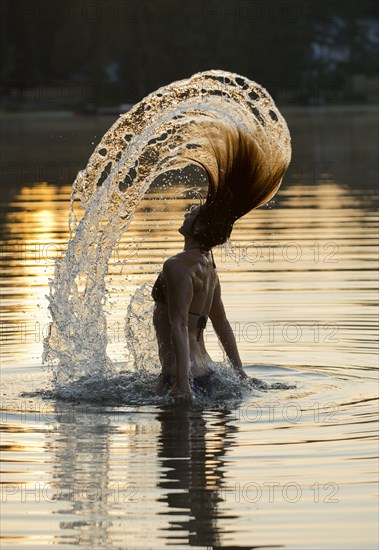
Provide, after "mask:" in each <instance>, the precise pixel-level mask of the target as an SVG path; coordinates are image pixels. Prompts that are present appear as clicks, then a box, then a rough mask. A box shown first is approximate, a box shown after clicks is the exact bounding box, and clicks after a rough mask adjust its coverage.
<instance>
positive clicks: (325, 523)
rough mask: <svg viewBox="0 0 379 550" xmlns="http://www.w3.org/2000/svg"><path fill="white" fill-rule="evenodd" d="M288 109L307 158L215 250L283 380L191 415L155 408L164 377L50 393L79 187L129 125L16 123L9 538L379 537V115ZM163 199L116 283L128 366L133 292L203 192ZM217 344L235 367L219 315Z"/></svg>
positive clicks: (235, 312)
mask: <svg viewBox="0 0 379 550" xmlns="http://www.w3.org/2000/svg"><path fill="white" fill-rule="evenodd" d="M284 114H285V116H286V118H287V120H288V123H289V127H290V130H291V133H292V137H293V149H294V159H293V163H292V166H291V168H290V170H289V172H288V175H287V176H286V178H285V181H284V183H283V186H282V189H281V190H280V191H279V193H278V195H277V197H276V198H275V200H274V201H272V202H271V203H270V204H269V205H268V206H267V207H264V208H261V209H259V210H257V211H255V212H253V213H251V214H249V215H248V216H246V217H245V218H243V219H242V220H241V221H240V222H239V223H238V224H236V227H235V230H234V232H233V239H232V243H231V244H230V245H229V246H228V247H227V248H220V249H217V250H216V251H215V260H216V264H217V266H218V271H219V275H220V280H221V285H222V290H223V299H224V303H225V306H226V309H227V312H228V316H229V318H230V321H231V324H232V326H233V328H234V331H235V333H236V337H237V340H238V345H239V349H240V353H241V357H242V360H243V363H244V367H245V369H246V371H247V373H248V374H249V376H250V377H254V378H256V379H259V380H260V381H263V382H265V383H266V386H265V385H264V384H263V383H262V384H261V386H259V384H256V385H255V386H254V387H252V389H250V390H247V389H244V390H243V391H242V392H239V393H238V392H235V391H234V389H233V392H232V393H233V395H227V393H226V392H225V395H224V397H222V396H221V397H220V396H219V398H218V399H217V400H214V401H213V402H211V403H208V404H207V405H206V406H205V405H204V404H202V403H195V404H194V405H193V406H192V407H190V408H181V407H174V406H173V405H170V404H168V403H167V402H161V401H159V400H158V401H157V400H155V399H154V396H153V395H152V392H151V391H150V389H151V388H150V389H149V388H148V389H149V391H150V393H149V391H146V387H145V386H146V385H149V384H152V382H153V379H154V376H155V374H154V372H150V373H149V375H147V374H143V373H142V374H141V373H140V374H139V373H134V374H133V373H132V374H130V373H129V374H130V376H129V378H128V377H126V378H125V376H124V378H122V379H121V377H120V381H121V380H122V384H121V382H120V384H121V385H119V386H117V384H116V385H114V384H113V385H109V387H108V388H107V387H105V388H104V387H102V388H99V387H97V388H94V387H90V386H89V387H87V388H86V387H85V386H83V387H81V389H80V391H77V393H76V394H75V392H73V391H72V392H71V393H70V388H68V395H69V396H70V397H69V398H67V399H61V398H58V397H57V396H56V395H54V393H53V392H52V384H51V372H50V370H49V368H47V367H42V361H41V355H42V341H43V338H44V336H45V335H46V331H47V326H48V323H49V317H48V313H47V305H48V304H47V300H46V298H45V295H46V294H47V293H48V282H49V278H51V277H52V276H53V273H54V261H55V259H56V258H57V257H60V256H61V255H62V254H63V253H64V250H65V245H66V242H67V239H68V226H67V216H68V210H69V197H70V190H71V185H70V182H71V181H72V179H73V177H74V176H75V172H76V170H77V169H79V168H81V167H84V165H85V164H86V160H87V157H88V155H89V153H90V152H91V150H92V148H93V143H94V144H96V143H97V142H98V141H99V139H100V137H101V136H102V134H103V132H104V131H105V130H106V129H107V128H108V127H109V126H110V125H111V123H112V120H111V119H101V118H98V119H97V118H82V119H78V118H75V117H64V118H63V117H62V118H38V119H37V118H25V117H23V118H22V117H8V118H6V119H4V121H3V122H4V124H3V125H2V132H3V142H4V157H3V162H2V185H3V195H2V214H3V216H2V223H1V233H2V235H1V239H2V250H1V252H2V254H1V270H2V287H3V288H2V324H1V327H2V336H1V341H2V420H3V437H2V443H3V462H2V464H3V474H2V522H3V525H2V548H3V549H4V550H5V549H7V548H31V547H36V548H38V549H45V548H51V547H55V548H66V549H67V548H70V547H82V548H93V549H100V548H101V549H113V548H115V549H116V548H117V549H118V548H122V549H134V548H136V549H137V548H138V549H142V548H152V549H161V548H166V547H170V548H178V549H179V548H184V547H186V546H192V547H194V548H203V549H206V548H208V549H211V548H212V549H216V548H233V549H234V548H236V549H237V548H240V549H241V548H276V547H282V548H286V549H301V550H305V549H312V550H316V549H317V550H319V549H320V550H321V549H327V550H329V549H335V550H337V549H338V550H345V549H359V550H369V549H374V548H377V545H378V539H377V527H378V523H377V517H378V516H377V514H378V505H377V456H378V447H377V413H378V401H377V395H378V392H377V388H378V386H377V366H378V363H377V336H378V335H377V330H376V327H377V313H378V310H377V272H376V270H377V215H376V211H375V206H376V204H377V203H376V200H377V197H376V190H375V189H376V186H377V173H378V172H377V160H376V151H377V146H378V143H377V130H376V129H377V115H376V111H374V110H361V111H349V110H341V111H340V110H338V109H335V110H329V111H328V110H324V111H322V110H321V111H320V110H318V111H317V110H311V109H310V110H302V111H301V110H298V111H296V110H291V111H288V112H287V113H286V112H284ZM92 142H93V143H92ZM159 196H161V195H159ZM172 196H174V198H172ZM157 197H158V194H157V193H156V190H153V191H152V192H151V193H150V194H149V195H148V196H147V197H146V198H145V200H144V201H143V203H142V204H141V207H140V209H139V211H138V213H137V215H136V217H135V219H134V220H133V222H132V224H131V227H130V230H129V231H128V233H127V234H126V235H125V236H124V237H123V239H122V241H121V242H120V244H119V246H118V247H117V248H116V250H115V251H114V254H113V256H112V260H111V265H110V270H109V274H108V278H107V287H108V291H109V292H108V294H109V296H108V302H107V307H106V310H107V315H108V332H109V339H110V344H109V347H108V351H109V355H110V357H111V358H112V360H113V361H114V363H115V365H116V368H118V369H119V371H120V373H125V368H126V367H125V361H126V359H127V349H126V338H125V334H124V324H125V313H126V309H127V306H128V303H129V301H130V297H131V295H132V294H133V292H134V291H135V290H136V288H138V287H139V286H140V285H142V284H151V283H152V282H153V281H154V278H155V276H156V273H157V272H158V271H159V268H160V265H161V264H162V262H163V260H164V259H165V258H167V257H168V256H169V255H172V254H173V253H175V252H176V251H179V250H180V248H181V239H182V238H181V236H180V235H179V234H178V233H177V230H176V228H177V227H179V225H180V220H181V218H182V215H183V212H184V210H185V209H186V208H187V207H188V205H189V204H191V202H193V201H191V199H190V198H188V196H187V195H186V193H185V192H183V191H182V190H181V189H180V188H177V189H176V190H175V193H174V194H173V193H172V191H170V196H167V197H163V199H162V201H163V202H162V204H165V208H164V209H163V210H162V209H159V211H156V209H155V206H156V204H157V203H156V199H157ZM206 341H207V347H208V348H209V350H210V352H211V355H212V357H213V358H214V360H215V361H222V354H221V352H220V349H219V347H218V344H217V341H216V338H215V336H214V335H213V334H212V330H211V329H210V328H209V327H208V328H207V329H206ZM144 366H145V365H144ZM120 376H121V375H120ZM276 383H280V384H281V385H278V387H279V388H282V389H274V388H275V384H276ZM270 385H271V387H270ZM272 385H274V386H273V387H272ZM283 387H287V389H283ZM108 391H109V392H112V393H113V395H111V396H110V399H109V400H108V401H105V400H104V392H105V393H106V392H108ZM99 395H101V396H102V397H101V398H97V396H99ZM147 395H150V397H149V398H148V397H146V398H145V399H144V396H147Z"/></svg>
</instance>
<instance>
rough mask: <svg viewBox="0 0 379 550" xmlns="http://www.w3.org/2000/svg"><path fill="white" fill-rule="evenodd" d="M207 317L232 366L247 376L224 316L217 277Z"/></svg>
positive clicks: (230, 328)
mask: <svg viewBox="0 0 379 550" xmlns="http://www.w3.org/2000/svg"><path fill="white" fill-rule="evenodd" d="M209 318H210V320H211V321H212V325H213V328H214V330H215V332H216V334H217V336H218V338H219V340H220V342H221V344H222V347H223V348H224V350H225V353H226V355H227V357H228V359H229V361H230V362H231V364H232V366H233V368H234V369H235V370H236V371H237V372H238V374H239V375H240V376H241V377H242V378H247V374H246V373H245V371H244V370H243V368H242V361H241V358H240V355H239V352H238V348H237V342H236V339H235V336H234V334H233V330H232V327H231V326H230V323H229V321H228V319H227V317H226V313H225V308H224V304H223V302H222V299H221V287H220V281H219V280H218V278H217V283H216V287H215V291H214V294H213V302H212V307H211V310H210V312H209Z"/></svg>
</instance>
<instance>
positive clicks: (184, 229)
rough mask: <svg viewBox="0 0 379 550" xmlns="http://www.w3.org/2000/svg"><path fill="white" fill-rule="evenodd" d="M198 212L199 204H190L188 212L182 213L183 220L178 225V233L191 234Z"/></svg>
mask: <svg viewBox="0 0 379 550" xmlns="http://www.w3.org/2000/svg"><path fill="white" fill-rule="evenodd" d="M199 213H200V206H196V205H193V206H191V208H190V209H189V210H188V212H186V213H185V214H184V220H183V223H182V225H181V227H179V233H181V234H182V235H192V230H193V226H194V224H195V222H196V219H197V217H198V215H199Z"/></svg>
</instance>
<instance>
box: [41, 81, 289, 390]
mask: <svg viewBox="0 0 379 550" xmlns="http://www.w3.org/2000/svg"><path fill="white" fill-rule="evenodd" d="M230 128H234V129H237V130H239V131H242V132H245V133H247V134H249V135H251V136H252V137H253V138H254V139H255V140H256V141H257V143H258V144H259V147H260V148H261V149H262V151H263V152H264V158H265V159H266V162H267V166H275V165H277V164H278V162H281V163H283V164H285V165H288V163H289V161H290V155H291V147H290V137H289V132H288V128H287V125H286V123H285V121H284V119H283V117H282V116H281V115H280V113H279V111H278V110H277V108H276V106H275V104H274V102H273V100H272V98H271V97H270V95H269V94H268V93H267V91H266V90H265V89H264V88H262V87H261V86H260V85H259V84H257V83H255V82H252V81H250V80H247V79H246V78H244V77H241V76H239V75H236V74H232V73H227V72H223V71H207V72H203V73H198V74H195V75H194V76H192V77H191V78H189V79H186V80H182V81H179V82H174V83H173V84H170V85H168V86H165V87H163V88H160V89H159V90H157V91H156V92H154V93H152V94H150V95H148V96H147V97H146V98H145V99H143V100H142V101H141V102H140V103H138V104H137V105H136V106H135V107H134V108H133V109H132V110H131V111H129V112H128V113H126V114H124V115H122V116H120V118H119V119H118V120H117V121H116V122H115V124H114V125H113V126H112V127H111V128H110V130H109V131H108V132H107V133H106V134H105V135H104V137H103V139H102V140H101V142H100V143H99V145H98V146H97V147H96V149H95V151H94V152H93V154H92V156H91V157H90V159H89V162H88V165H87V167H86V169H85V170H84V171H81V172H79V173H78V175H77V177H76V180H75V182H74V184H73V189H72V195H71V209H70V217H69V228H70V239H69V242H68V247H67V252H66V254H65V256H64V257H63V258H61V259H59V260H58V261H57V264H56V269H55V275H54V279H53V280H52V281H51V282H50V292H49V296H48V300H49V303H50V304H49V309H50V312H51V317H52V323H51V325H50V331H49V335H48V337H47V338H46V339H45V342H44V356H43V359H44V361H45V362H47V363H49V364H50V365H52V368H53V373H54V382H55V386H56V387H57V388H65V387H67V384H69V383H70V384H73V383H76V382H78V381H79V380H83V378H86V377H87V378H88V377H90V378H92V379H97V380H106V379H110V378H112V377H113V376H114V374H115V372H114V366H113V365H112V361H111V360H110V359H109V357H108V356H107V343H108V338H107V321H106V316H105V312H104V304H105V301H106V285H105V277H106V274H107V270H108V262H109V258H110V255H111V253H112V250H113V248H114V247H115V245H116V243H117V242H118V241H119V239H120V238H121V236H122V235H123V233H124V232H125V231H126V230H127V228H128V226H129V224H130V221H131V219H132V217H133V214H134V212H135V210H136V208H137V207H138V205H139V203H140V202H141V200H142V198H143V197H144V195H145V193H146V192H147V190H148V189H149V187H150V186H151V185H152V183H154V182H158V181H160V180H161V178H162V175H164V174H171V175H172V174H175V171H180V170H182V171H183V170H186V169H188V167H193V168H195V169H200V170H202V171H203V172H204V170H205V172H206V173H207V174H209V175H210V176H211V177H217V173H218V170H219V169H220V166H219V165H218V164H217V163H216V160H215V156H214V149H215V147H214V146H215V144H216V145H217V146H218V147H219V146H220V144H222V143H223V135H225V132H226V131H227V130H228V129H230ZM221 169H222V166H221ZM161 181H163V182H164V183H162V184H161V185H162V186H164V187H165V188H166V189H167V187H170V185H171V183H170V177H167V178H166V179H164V178H163V179H162V180H161ZM171 181H175V178H174V177H172V178H171ZM188 183H189V185H194V184H196V182H194V181H193V179H191V177H189V178H188ZM75 201H80V205H81V207H82V210H81V212H82V215H81V216H78V214H77V212H76V211H77V209H76V208H74V206H75ZM137 301H138V297H135V299H134V302H133V303H132V306H131V307H137ZM133 330H134V329H133V327H132V326H130V325H129V326H128V328H127V334H128V338H129V342H130V348H131V358H132V360H133V364H134V366H137V367H138V366H141V365H146V364H149V362H150V363H151V362H152V361H154V360H155V359H154V357H152V356H149V355H148V354H147V355H146V354H145V355H144V353H145V352H143V353H142V355H141V347H140V346H139V345H140V342H141V337H140V338H139V339H138V338H137V332H138V331H136V330H134V332H133Z"/></svg>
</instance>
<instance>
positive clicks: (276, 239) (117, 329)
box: [1, 181, 376, 368]
mask: <svg viewBox="0 0 379 550" xmlns="http://www.w3.org/2000/svg"><path fill="white" fill-rule="evenodd" d="M70 191H71V188H70V186H63V187H57V186H54V185H50V184H47V183H41V184H37V185H34V186H28V187H22V188H21V189H20V190H19V191H18V192H17V193H15V194H14V196H13V197H12V198H11V199H10V200H9V202H8V203H7V204H5V205H4V206H5V219H4V222H3V226H2V231H3V245H2V267H1V273H2V274H3V275H4V278H3V302H2V305H3V317H2V334H3V341H4V342H5V344H6V346H5V351H4V360H5V361H6V362H8V363H9V364H13V365H14V364H17V365H18V366H21V365H24V366H27V365H31V364H40V356H41V346H42V339H43V336H44V335H45V334H46V330H47V326H48V322H49V318H48V316H47V300H46V298H45V295H46V294H47V291H48V288H47V285H48V280H49V278H51V277H53V273H54V262H55V259H56V258H59V257H60V256H62V255H63V254H64V251H65V248H66V242H67V239H68V226H67V217H68V209H69V195H70ZM185 195H186V193H183V191H181V190H180V189H174V190H173V189H171V190H169V191H167V192H166V195H164V194H163V198H162V194H161V193H159V194H158V193H157V192H156V191H155V190H153V191H152V192H151V193H150V194H149V195H147V196H146V198H145V199H144V201H143V202H142V203H141V205H140V208H139V210H138V212H137V214H136V216H135V218H134V220H133V221H132V223H131V226H130V229H129V231H128V232H127V233H126V234H125V235H124V237H123V238H122V240H121V242H120V244H119V245H118V246H117V247H116V249H115V250H114V253H113V255H112V258H111V262H110V268H109V276H108V281H107V282H108V290H109V304H108V307H107V310H108V314H109V322H108V325H109V331H110V340H111V342H112V343H111V345H110V354H111V357H112V358H113V359H115V360H117V361H123V359H124V356H125V338H124V334H123V323H124V316H125V311H126V306H127V303H128V299H129V297H130V295H131V293H132V292H133V290H134V289H135V288H136V285H137V284H142V283H145V282H148V283H152V282H153V280H154V277H155V275H156V273H157V272H158V271H159V269H160V266H161V265H162V263H163V260H164V259H165V258H167V257H169V256H170V255H172V254H174V253H175V252H177V251H179V250H181V247H182V237H181V235H179V234H178V232H177V228H178V227H179V226H180V223H181V218H182V215H183V212H184V211H185V209H186V208H188V206H189V205H190V204H192V203H193V202H196V201H194V200H193V199H190V198H188V197H187V198H185ZM172 196H174V197H175V198H174V199H172V198H171V197H172ZM158 197H161V199H160V200H159V201H157V199H158ZM372 200H373V193H372V192H371V193H370V192H369V191H367V192H366V193H365V194H362V193H360V192H359V191H354V190H351V189H349V188H347V187H344V186H342V185H339V184H337V183H335V182H327V181H324V182H320V183H319V185H317V186H312V187H310V186H303V185H300V184H296V185H292V186H290V187H289V188H285V187H284V188H283V190H282V191H281V192H280V194H279V195H278V197H277V198H276V199H275V201H274V202H273V204H272V205H271V206H270V207H269V208H263V209H258V210H256V211H254V212H252V213H250V214H249V215H248V216H246V217H244V218H243V219H242V220H240V221H239V222H238V223H237V224H236V227H235V230H234V232H233V235H232V241H231V245H229V246H228V247H221V248H219V249H217V250H216V251H215V259H216V263H217V266H218V271H219V274H220V278H221V281H222V288H223V294H224V300H225V303H226V306H227V309H228V312H229V315H230V317H231V320H232V322H233V324H234V328H235V330H236V331H237V336H238V339H239V346H240V348H241V354H242V357H243V358H244V362H245V363H248V364H249V363H250V364H252V363H253V364H254V363H257V362H266V363H267V362H268V363H270V362H272V363H274V364H276V363H277V364H282V365H285V364H288V365H294V364H303V365H312V364H317V365H319V366H325V367H327V366H329V367H330V366H334V367H339V366H340V365H343V364H344V365H346V366H354V367H358V368H359V367H365V366H374V361H375V359H374V357H373V355H371V356H370V352H371V346H370V341H371V336H372V328H370V324H369V323H368V322H367V321H371V319H373V316H374V315H375V310H374V308H373V306H374V301H375V295H374V293H373V290H374V288H375V258H376V249H375V227H376V218H375V214H374V212H373V208H372ZM206 336H207V341H208V346H209V347H210V349H211V351H212V353H213V354H215V355H216V357H215V359H219V358H220V353H219V348H218V345H217V342H216V339H215V338H214V337H213V332H212V331H211V330H208V331H207V334H206ZM354 347H355V348H357V347H358V349H359V355H357V354H356V353H355V352H354V349H353V348H354ZM311 349H313V350H314V351H317V353H316V355H315V354H314V353H313V352H312V351H310V350H311ZM354 353H355V355H354ZM349 354H350V355H349ZM357 359H358V360H357Z"/></svg>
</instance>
